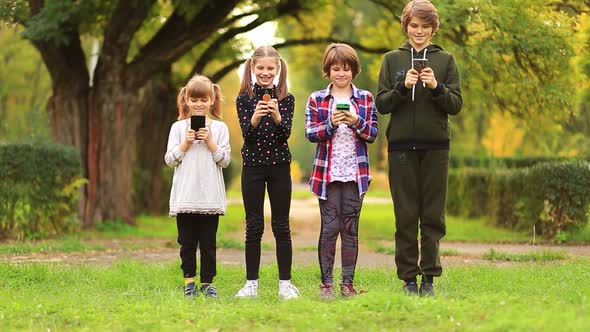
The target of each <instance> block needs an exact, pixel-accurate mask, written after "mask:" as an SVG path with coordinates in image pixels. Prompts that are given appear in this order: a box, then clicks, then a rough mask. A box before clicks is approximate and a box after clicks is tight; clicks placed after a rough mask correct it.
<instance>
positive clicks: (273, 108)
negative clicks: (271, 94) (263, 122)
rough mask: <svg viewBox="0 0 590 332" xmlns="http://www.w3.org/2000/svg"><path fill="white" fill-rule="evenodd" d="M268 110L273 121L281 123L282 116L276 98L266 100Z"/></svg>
mask: <svg viewBox="0 0 590 332" xmlns="http://www.w3.org/2000/svg"><path fill="white" fill-rule="evenodd" d="M267 107H268V112H269V114H270V116H271V117H272V119H273V121H274V122H275V123H276V124H279V123H281V120H282V117H281V113H280V112H279V101H278V100H276V99H271V100H270V101H269V102H268V106H267Z"/></svg>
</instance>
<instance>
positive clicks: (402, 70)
mask: <svg viewBox="0 0 590 332" xmlns="http://www.w3.org/2000/svg"><path fill="white" fill-rule="evenodd" d="M412 52H413V56H414V58H422V57H423V56H424V50H422V51H420V52H416V50H414V49H413V48H412V46H411V44H410V42H409V41H406V42H405V43H404V44H403V45H402V46H401V47H400V48H398V49H397V50H393V51H390V52H388V53H386V54H385V56H384V58H383V63H382V64H381V70H380V72H379V82H378V90H377V98H376V105H377V110H378V111H379V113H381V114H391V117H390V119H389V125H388V126H387V132H386V133H387V138H388V142H389V149H388V150H389V151H393V150H429V149H448V148H449V142H450V139H451V128H450V124H449V120H448V115H449V114H451V115H455V114H457V113H459V111H461V106H462V104H463V100H462V98H461V78H460V77H459V70H458V68H457V64H456V63H455V58H454V57H453V56H452V55H451V54H450V53H448V52H445V51H444V50H443V48H442V47H440V46H438V45H435V44H430V45H428V46H427V47H426V58H427V59H428V65H429V66H430V67H431V68H432V70H433V71H434V75H435V77H436V80H437V82H438V86H437V88H436V89H434V90H431V89H429V88H425V87H423V86H422V84H421V83H420V82H418V84H416V87H415V89H416V90H415V96H414V101H412V89H407V88H406V87H405V86H404V81H405V79H406V72H407V71H408V70H410V69H411V68H412V60H411V59H412Z"/></svg>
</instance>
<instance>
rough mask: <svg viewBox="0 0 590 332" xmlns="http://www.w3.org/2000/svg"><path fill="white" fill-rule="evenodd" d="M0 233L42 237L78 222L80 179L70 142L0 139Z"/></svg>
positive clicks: (23, 237) (69, 227)
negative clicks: (5, 142)
mask: <svg viewBox="0 0 590 332" xmlns="http://www.w3.org/2000/svg"><path fill="white" fill-rule="evenodd" d="M0 174H1V177H0V237H2V238H16V239H33V238H42V237H47V236H51V235H57V234H62V233H65V232H68V231H71V230H73V229H74V228H75V227H77V226H78V225H79V222H78V220H77V203H78V194H79V193H78V191H79V188H80V186H82V185H83V184H84V183H85V180H84V179H83V178H82V176H81V168H80V158H79V156H78V153H77V151H76V150H75V149H74V148H72V147H67V146H62V145H55V144H35V145H32V144H11V145H0Z"/></svg>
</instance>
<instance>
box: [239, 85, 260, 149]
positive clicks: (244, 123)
mask: <svg viewBox="0 0 590 332" xmlns="http://www.w3.org/2000/svg"><path fill="white" fill-rule="evenodd" d="M236 107H237V109H238V119H239V122H240V128H241V129H242V138H243V139H244V143H256V138H257V137H258V129H257V128H254V127H253V126H252V123H251V122H250V120H252V115H253V114H254V111H253V110H251V109H250V98H248V95H247V94H241V95H239V96H238V98H237V99H236Z"/></svg>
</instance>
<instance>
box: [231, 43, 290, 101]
mask: <svg viewBox="0 0 590 332" xmlns="http://www.w3.org/2000/svg"><path fill="white" fill-rule="evenodd" d="M267 57H268V58H275V59H276V61H277V67H278V68H281V72H280V73H279V84H278V85H277V98H278V99H279V100H283V99H284V98H285V97H287V95H288V94H289V91H288V89H287V63H286V62H285V60H283V59H282V58H281V56H280V55H279V52H277V50H276V49H275V48H274V47H272V46H268V45H266V46H259V47H258V48H256V50H255V51H254V54H252V57H251V58H250V59H248V60H246V63H245V64H244V76H242V84H241V85H240V92H239V93H238V94H242V93H244V92H247V93H248V96H250V98H252V97H253V96H254V90H253V86H252V84H253V83H252V81H251V79H250V77H251V76H252V68H251V67H253V66H255V65H256V61H257V60H258V59H261V58H267Z"/></svg>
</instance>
